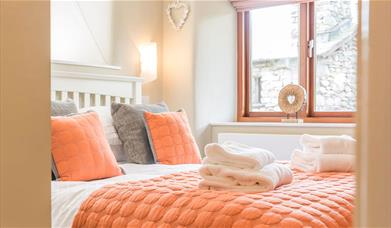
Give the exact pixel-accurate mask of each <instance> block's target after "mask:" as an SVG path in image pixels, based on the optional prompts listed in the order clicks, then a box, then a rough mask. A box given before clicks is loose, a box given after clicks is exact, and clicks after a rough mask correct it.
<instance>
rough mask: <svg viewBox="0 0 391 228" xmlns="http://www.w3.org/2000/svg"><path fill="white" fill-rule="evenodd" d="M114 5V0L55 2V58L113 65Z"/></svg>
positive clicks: (53, 30)
mask: <svg viewBox="0 0 391 228" xmlns="http://www.w3.org/2000/svg"><path fill="white" fill-rule="evenodd" d="M112 5H113V3H112V2H110V1H102V2H83V1H52V2H51V56H52V59H55V60H65V61H75V62H81V63H88V64H97V65H112V54H113V53H112V46H113V43H112V34H113V33H112Z"/></svg>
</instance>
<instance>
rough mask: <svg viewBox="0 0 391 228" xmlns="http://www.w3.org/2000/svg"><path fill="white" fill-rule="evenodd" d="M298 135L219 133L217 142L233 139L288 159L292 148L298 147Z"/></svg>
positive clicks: (282, 158) (279, 157)
mask: <svg viewBox="0 0 391 228" xmlns="http://www.w3.org/2000/svg"><path fill="white" fill-rule="evenodd" d="M299 138H300V135H280V134H244V133H219V134H218V138H217V140H218V142H219V143H222V142H225V141H235V142H239V143H243V144H246V145H249V146H254V147H260V148H264V149H267V150H269V151H271V152H273V153H274V154H275V155H276V158H277V159H279V160H290V155H291V153H292V151H293V150H294V149H299V148H300V144H299Z"/></svg>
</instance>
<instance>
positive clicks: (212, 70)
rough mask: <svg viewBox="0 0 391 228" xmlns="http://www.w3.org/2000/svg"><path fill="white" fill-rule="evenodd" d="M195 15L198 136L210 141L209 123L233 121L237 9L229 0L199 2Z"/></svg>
mask: <svg viewBox="0 0 391 228" xmlns="http://www.w3.org/2000/svg"><path fill="white" fill-rule="evenodd" d="M193 11H194V17H195V21H196V23H195V29H196V33H195V39H196V40H195V61H194V65H195V136H196V139H197V141H198V144H199V146H200V148H203V147H204V145H205V144H207V143H209V142H210V139H211V128H210V126H209V124H210V123H211V122H217V121H234V118H235V110H236V105H235V104H236V12H235V11H234V9H233V8H232V6H231V4H230V3H229V2H228V1H211V2H202V1H201V2H197V3H196V4H194V8H193Z"/></svg>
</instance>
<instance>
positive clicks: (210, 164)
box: [200, 142, 293, 193]
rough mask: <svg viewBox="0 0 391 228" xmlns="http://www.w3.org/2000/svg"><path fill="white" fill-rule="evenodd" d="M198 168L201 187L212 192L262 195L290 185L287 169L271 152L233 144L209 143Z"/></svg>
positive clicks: (288, 169)
mask: <svg viewBox="0 0 391 228" xmlns="http://www.w3.org/2000/svg"><path fill="white" fill-rule="evenodd" d="M205 155H206V157H205V158H204V160H203V165H202V166H201V168H200V175H201V176H202V177H203V178H204V179H203V180H202V181H201V182H200V187H201V188H205V189H211V190H229V191H240V192H247V193H251V192H265V191H270V190H273V189H275V188H277V187H278V186H281V185H284V184H289V183H291V182H292V178H293V176H292V172H291V170H290V168H289V167H288V166H287V165H284V164H279V163H275V162H274V161H275V156H274V154H273V153H271V152H270V151H267V150H264V149H260V148H255V147H250V146H247V145H243V144H240V143H236V142H225V143H222V144H217V143H211V144H208V145H206V147H205Z"/></svg>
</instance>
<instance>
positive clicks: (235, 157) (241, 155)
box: [203, 142, 275, 170]
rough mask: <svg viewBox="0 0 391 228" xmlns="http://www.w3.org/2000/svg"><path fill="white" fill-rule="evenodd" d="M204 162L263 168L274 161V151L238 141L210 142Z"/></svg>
mask: <svg viewBox="0 0 391 228" xmlns="http://www.w3.org/2000/svg"><path fill="white" fill-rule="evenodd" d="M205 155H206V158H205V159H204V161H203V163H204V164H218V165H225V166H231V167H236V168H243V169H256V170H258V169H261V168H262V167H264V166H265V165H267V164H270V163H273V162H274V160H275V156H274V154H273V153H272V152H270V151H268V150H264V149H261V148H256V147H250V146H247V145H244V144H240V143H236V142H225V143H222V144H217V143H210V144H208V145H206V146H205Z"/></svg>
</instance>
